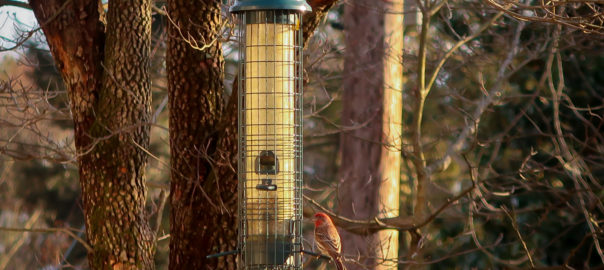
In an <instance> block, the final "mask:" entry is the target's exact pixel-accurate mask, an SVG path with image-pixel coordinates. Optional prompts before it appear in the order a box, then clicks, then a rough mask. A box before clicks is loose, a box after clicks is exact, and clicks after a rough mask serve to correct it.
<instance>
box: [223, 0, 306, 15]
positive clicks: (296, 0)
mask: <svg viewBox="0 0 604 270" xmlns="http://www.w3.org/2000/svg"><path fill="white" fill-rule="evenodd" d="M252 10H297V11H302V12H305V11H311V10H312V9H311V7H310V5H308V4H307V3H306V1H305V0H235V4H233V5H232V6H231V8H230V9H229V11H230V12H233V13H237V12H242V11H252Z"/></svg>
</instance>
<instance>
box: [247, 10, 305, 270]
mask: <svg viewBox="0 0 604 270" xmlns="http://www.w3.org/2000/svg"><path fill="white" fill-rule="evenodd" d="M237 17H238V22H239V28H238V39H239V44H240V45H239V46H240V47H239V54H240V64H239V81H238V91H239V92H238V95H239V160H238V175H239V176H238V177H239V194H238V196H239V217H240V219H239V220H240V221H239V222H240V223H239V243H238V244H239V250H240V254H241V263H240V265H241V268H242V269H301V262H302V258H301V253H300V252H301V247H302V243H301V240H302V238H301V237H302V30H301V23H302V16H301V12H300V11H297V10H245V11H243V12H238V13H237Z"/></svg>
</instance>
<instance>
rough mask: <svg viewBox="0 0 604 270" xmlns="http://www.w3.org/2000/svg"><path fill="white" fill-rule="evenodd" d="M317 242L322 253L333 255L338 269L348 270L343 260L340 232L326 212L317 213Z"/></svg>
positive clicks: (332, 257)
mask: <svg viewBox="0 0 604 270" xmlns="http://www.w3.org/2000/svg"><path fill="white" fill-rule="evenodd" d="M315 242H316V243H317V247H319V250H321V252H322V253H325V254H327V255H329V257H331V259H332V260H333V262H334V263H335V264H336V268H337V269H338V270H346V268H345V267H344V263H343V262H342V254H341V253H342V244H341V242H340V234H338V230H337V229H336V226H334V225H333V222H332V221H331V218H329V216H328V215H326V214H325V213H321V212H319V213H316V214H315Z"/></svg>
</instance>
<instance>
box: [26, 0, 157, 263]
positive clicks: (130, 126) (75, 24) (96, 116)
mask: <svg viewBox="0 0 604 270" xmlns="http://www.w3.org/2000/svg"><path fill="white" fill-rule="evenodd" d="M30 4H31V6H32V9H33V10H34V13H35V15H36V18H37V19H38V22H39V23H40V25H41V26H42V29H43V30H44V33H45V35H46V37H47V40H48V44H49V46H50V48H51V51H52V54H53V57H54V59H55V62H56V63H57V66H58V68H59V70H60V72H61V75H62V77H63V79H64V81H65V83H66V85H67V87H68V92H69V97H70V103H71V111H72V115H73V118H74V126H75V132H74V133H75V135H74V136H75V141H76V148H77V151H78V165H79V171H80V185H81V188H82V205H83V208H84V216H85V222H86V232H87V238H88V241H89V242H90V245H91V246H92V248H93V251H92V252H91V253H90V254H89V264H90V267H91V268H92V269H153V268H154V265H153V254H154V239H153V235H152V234H151V231H150V229H149V227H148V224H147V221H146V218H145V213H144V205H145V199H146V192H145V174H144V169H145V165H146V159H147V158H146V154H145V153H144V151H143V150H142V149H141V148H146V147H147V146H148V144H149V126H148V120H149V113H150V101H151V95H150V94H151V93H150V87H149V75H148V74H149V54H150V40H151V6H150V1H149V0H136V1H127V2H119V1H112V2H111V4H110V5H109V14H108V26H107V35H106V38H105V35H104V33H103V31H104V29H103V28H104V26H103V24H102V18H103V15H104V14H103V10H102V9H101V8H100V7H101V2H100V1H98V2H97V1H78V0H72V1H60V0H51V1H38V0H32V1H31V3H30Z"/></svg>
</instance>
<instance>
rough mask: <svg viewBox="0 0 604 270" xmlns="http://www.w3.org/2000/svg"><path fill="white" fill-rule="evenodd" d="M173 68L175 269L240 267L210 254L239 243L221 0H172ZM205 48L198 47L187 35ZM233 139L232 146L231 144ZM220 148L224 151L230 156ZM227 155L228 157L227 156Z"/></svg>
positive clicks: (172, 259) (170, 49)
mask: <svg viewBox="0 0 604 270" xmlns="http://www.w3.org/2000/svg"><path fill="white" fill-rule="evenodd" d="M168 16H170V18H171V21H172V23H169V26H168V33H169V37H170V38H169V41H168V56H167V61H166V63H167V69H168V81H169V88H168V89H169V104H170V147H171V149H170V150H171V163H172V182H171V193H170V202H171V205H172V212H171V216H170V221H171V228H170V269H235V259H234V256H228V257H222V258H219V259H206V258H205V257H206V256H207V255H209V254H212V253H218V252H221V251H227V250H234V249H235V248H236V246H237V229H236V228H237V222H236V211H237V191H236V190H237V180H236V178H235V172H234V170H233V169H232V168H233V167H234V166H235V165H234V164H236V163H234V162H235V161H234V160H233V159H234V158H235V155H236V153H237V149H236V146H235V145H228V144H225V143H224V142H222V143H221V144H219V145H220V147H221V149H225V152H224V153H222V152H220V151H217V149H216V147H217V142H218V140H219V139H220V140H225V138H230V139H231V140H232V139H233V138H234V139H235V140H236V133H234V132H235V129H230V130H228V132H233V133H231V134H222V133H223V132H227V131H224V130H221V127H222V126H223V125H221V119H222V115H223V113H224V107H225V105H224V99H223V67H224V63H223V58H222V49H221V42H220V41H219V40H218V38H220V36H219V33H220V26H221V20H222V19H221V16H220V1H200V2H192V1H188V0H172V1H168ZM191 38H192V39H194V40H195V42H196V43H197V45H198V46H199V47H204V46H205V48H204V49H203V50H201V49H200V48H197V49H195V48H193V46H191V44H190V43H189V42H187V41H191V40H187V39H191ZM226 147H230V148H226ZM221 154H224V158H223V156H222V155H221ZM222 161H225V162H222ZM231 162H233V163H232V164H231Z"/></svg>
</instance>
